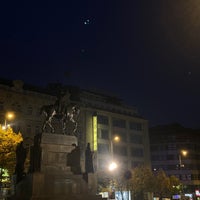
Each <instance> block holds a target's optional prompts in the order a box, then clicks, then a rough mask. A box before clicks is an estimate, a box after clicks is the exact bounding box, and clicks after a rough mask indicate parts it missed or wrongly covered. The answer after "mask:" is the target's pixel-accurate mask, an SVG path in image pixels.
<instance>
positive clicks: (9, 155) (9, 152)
mask: <svg viewBox="0 0 200 200" xmlns="http://www.w3.org/2000/svg"><path fill="white" fill-rule="evenodd" d="M22 140H23V138H22V135H21V133H18V134H17V133H14V132H13V130H12V128H10V127H8V128H7V129H6V130H4V129H2V126H1V125H0V167H1V168H7V169H12V170H13V169H14V166H15V150H16V147H17V144H18V143H20V142H21V141H22Z"/></svg>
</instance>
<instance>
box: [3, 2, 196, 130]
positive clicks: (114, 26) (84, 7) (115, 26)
mask: <svg viewBox="0 0 200 200" xmlns="http://www.w3.org/2000/svg"><path fill="white" fill-rule="evenodd" d="M0 4H1V5H0V20H1V24H0V25H1V26H0V27H1V31H0V66H1V72H0V77H1V78H6V79H21V80H23V81H25V82H26V83H29V84H34V85H38V86H46V85H47V84H48V83H50V82H59V83H63V84H70V85H76V86H80V87H81V88H87V89H98V90H100V91H106V92H109V93H111V94H114V95H116V96H118V97H120V98H121V99H123V100H124V102H125V103H127V104H129V105H132V106H136V107H137V108H138V111H139V112H140V113H141V114H142V115H143V116H144V117H145V118H146V119H148V120H149V123H150V126H154V125H158V124H167V123H175V122H176V123H180V124H182V125H183V126H185V127H189V128H200V123H199V121H200V120H199V119H200V117H199V113H200V105H199V103H200V91H199V87H200V2H199V1H198V0H176V1H174V0H167V1H166V0H151V1H150V0H137V1H136V0H72V1H59V0H58V1H52V0H49V1H46V0H44V1H3V2H1V3H0Z"/></svg>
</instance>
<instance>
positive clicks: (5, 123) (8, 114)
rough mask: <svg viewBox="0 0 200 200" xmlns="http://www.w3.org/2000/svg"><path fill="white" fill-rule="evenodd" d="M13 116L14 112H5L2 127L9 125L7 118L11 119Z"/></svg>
mask: <svg viewBox="0 0 200 200" xmlns="http://www.w3.org/2000/svg"><path fill="white" fill-rule="evenodd" d="M14 117H15V114H14V112H7V113H6V114H5V121H4V126H3V127H2V128H3V129H7V127H9V126H10V125H9V124H8V123H7V120H12V119H13V118H14Z"/></svg>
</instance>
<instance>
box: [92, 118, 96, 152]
mask: <svg viewBox="0 0 200 200" xmlns="http://www.w3.org/2000/svg"><path fill="white" fill-rule="evenodd" d="M93 142H94V143H93V144H94V145H93V148H94V149H93V150H94V151H97V116H96V115H94V116H93Z"/></svg>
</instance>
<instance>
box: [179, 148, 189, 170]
mask: <svg viewBox="0 0 200 200" xmlns="http://www.w3.org/2000/svg"><path fill="white" fill-rule="evenodd" d="M187 154H188V151H186V150H181V151H180V153H179V155H178V159H179V167H180V168H183V167H184V166H185V165H184V164H183V163H182V156H184V157H185V156H187Z"/></svg>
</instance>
